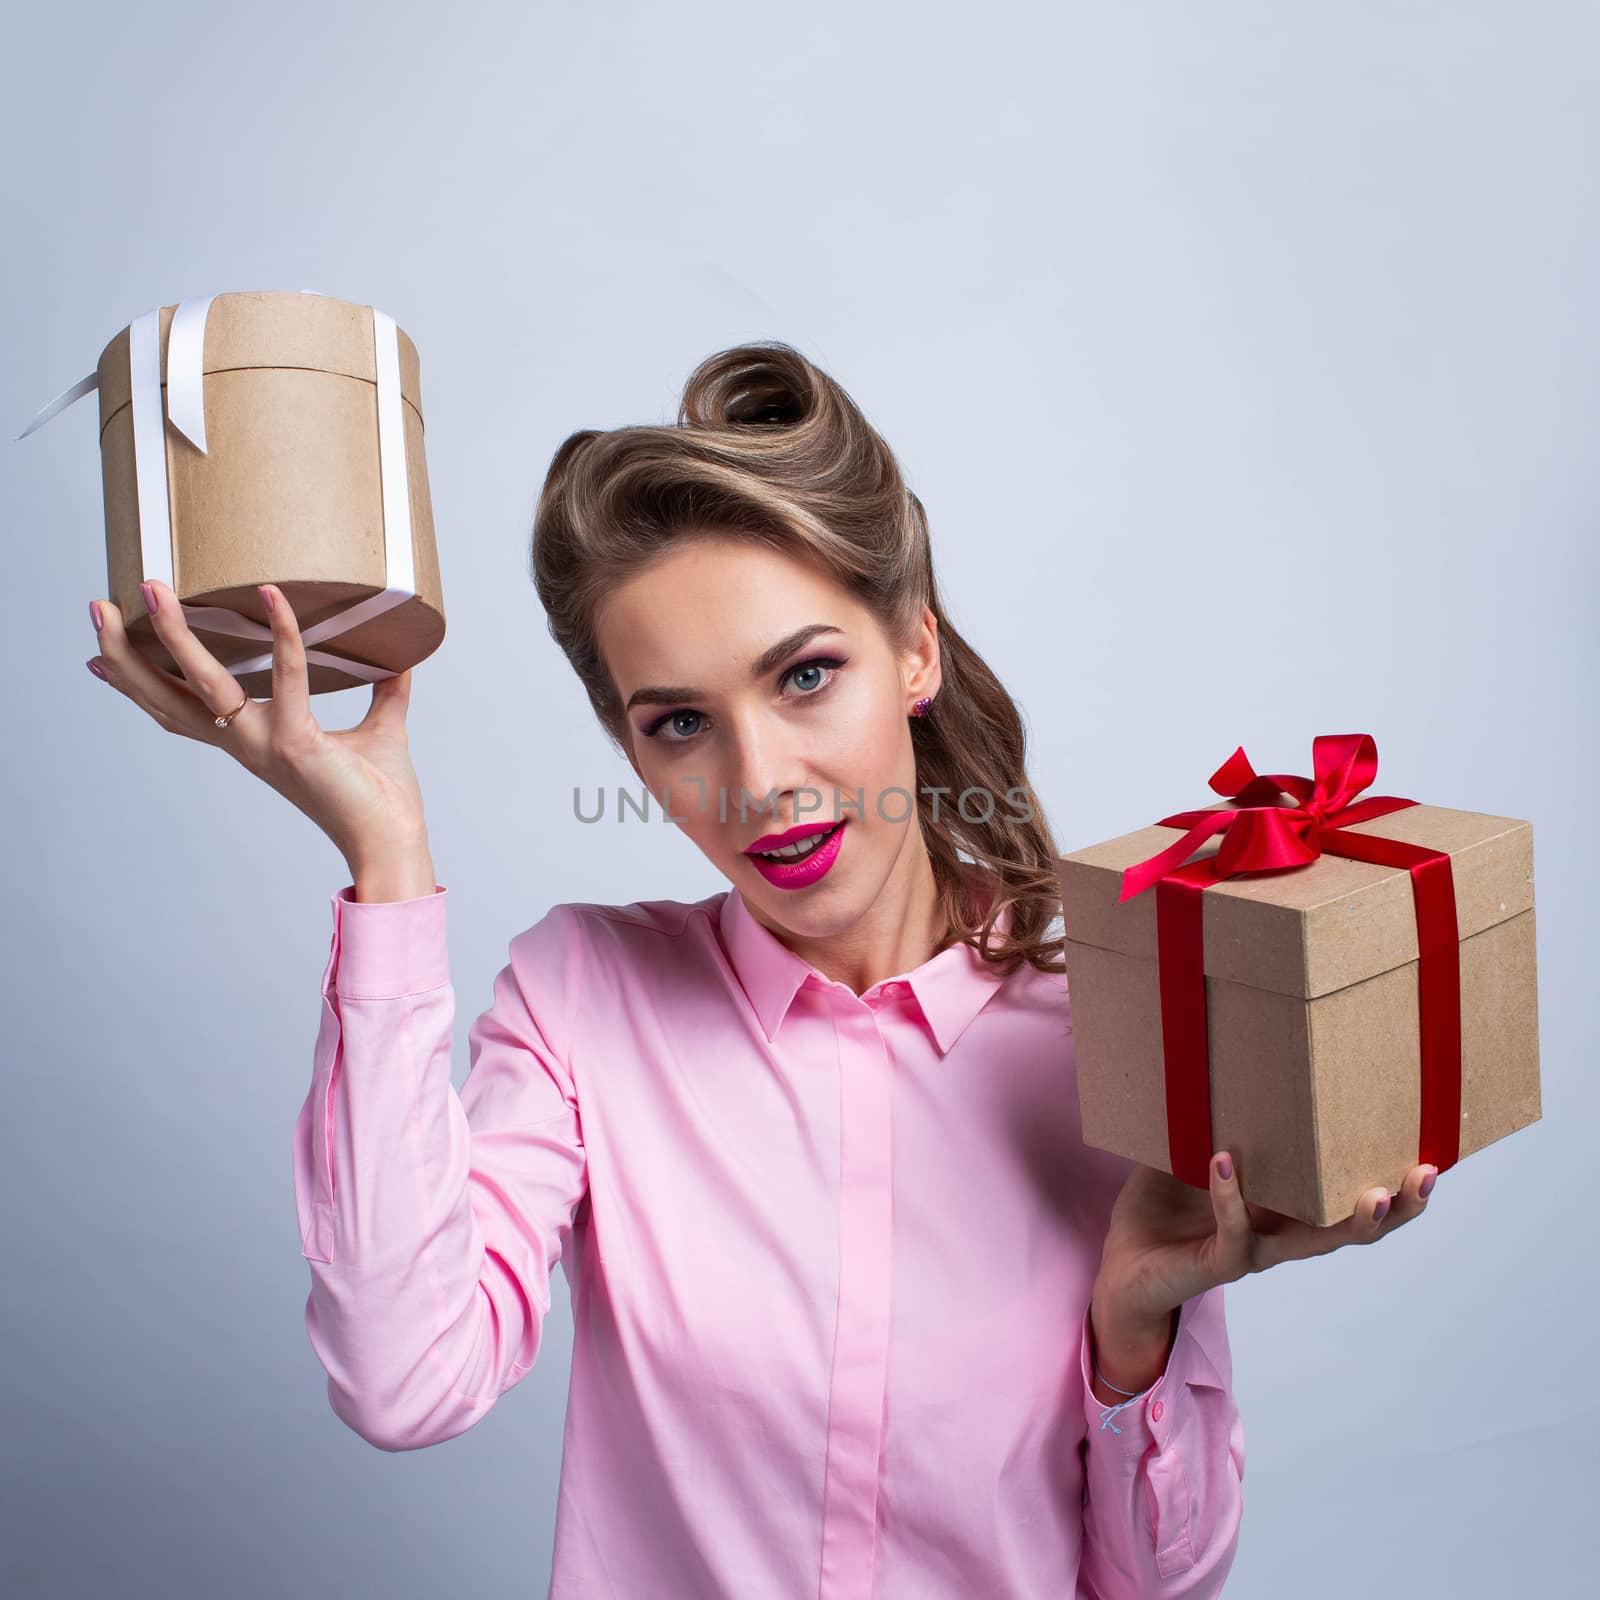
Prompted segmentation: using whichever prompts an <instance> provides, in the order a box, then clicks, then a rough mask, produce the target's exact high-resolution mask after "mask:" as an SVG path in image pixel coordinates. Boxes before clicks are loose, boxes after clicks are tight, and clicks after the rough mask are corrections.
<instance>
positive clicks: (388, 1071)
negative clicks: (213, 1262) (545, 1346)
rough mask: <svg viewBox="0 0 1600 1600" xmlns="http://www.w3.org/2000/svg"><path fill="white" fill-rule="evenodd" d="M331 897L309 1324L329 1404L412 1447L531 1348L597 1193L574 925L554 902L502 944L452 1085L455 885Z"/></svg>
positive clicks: (524, 1365)
mask: <svg viewBox="0 0 1600 1600" xmlns="http://www.w3.org/2000/svg"><path fill="white" fill-rule="evenodd" d="M331 900H332V906H333V939H332V945H331V948H330V951H329V955H328V964H327V967H326V968H325V969H324V972H323V978H322V1019H321V1026H320V1029H319V1031H318V1034H317V1039H316V1045H315V1050H314V1052H313V1065H312V1077H311V1087H310V1090H309V1092H308V1093H307V1095H306V1098H305V1101H304V1103H303V1104H302V1106H301V1108H300V1112H299V1115H298V1117H297V1119H296V1122H295V1128H294V1141H293V1154H294V1190H295V1204H296V1208H297V1211H298V1214H299V1225H300V1249H301V1254H302V1255H303V1256H304V1257H305V1258H306V1261H307V1263H308V1264H309V1266H310V1271H311V1292H310V1295H309V1297H308V1299H307V1301H306V1308H305V1326H306V1332H307V1334H308V1335H309V1337H310V1341H311V1345H312V1348H313V1349H314V1350H315V1352H316V1354H317V1358H318V1359H319V1360H320V1361H321V1363H322V1365H323V1367H324V1369H325V1370H326V1372H327V1374H328V1399H329V1402H330V1404H331V1405H332V1407H333V1410H334V1412H335V1414H336V1415H337V1416H338V1417H339V1418H340V1419H341V1420H342V1421H343V1422H344V1423H345V1424H346V1425H347V1426H348V1427H350V1428H352V1429H353V1430H354V1431H355V1432H356V1433H358V1434H360V1435H361V1436H362V1437H363V1438H364V1439H366V1440H367V1441H368V1442H369V1443H371V1444H374V1445H376V1446H377V1447H378V1448H380V1449H383V1450H391V1451H393V1450H414V1449H418V1448H420V1447H422V1446H424V1445H429V1444H436V1443H438V1442H440V1441H442V1440H445V1439H451V1438H454V1437H455V1436H456V1435H457V1434H460V1433H464V1432H465V1431H466V1430H467V1429H468V1428H470V1427H472V1426H473V1425H474V1424H475V1423H477V1422H479V1421H480V1420H481V1419H482V1418H483V1417H484V1416H485V1414H486V1413H487V1412H488V1410H489V1408H490V1407H491V1406H492V1405H493V1404H494V1403H495V1401H496V1400H497V1399H498V1398H499V1396H500V1395H501V1394H503V1393H504V1392H505V1391H506V1390H507V1389H509V1388H511V1387H512V1386H513V1385H514V1384H516V1383H517V1382H519V1381H520V1380H521V1379H522V1378H523V1377H525V1376H526V1375H527V1373H528V1372H529V1371H530V1370H531V1369H532V1367H533V1364H534V1360H535V1358H536V1356H537V1355H538V1352H539V1346H540V1342H541V1337H542V1333H543V1326H544V1319H545V1316H546V1314H547V1313H548V1312H549V1309H550V1279H551V1271H552V1268H553V1267H554V1265H555V1263H556V1262H557V1261H559V1260H560V1259H561V1256H562V1253H563V1251H564V1250H566V1248H567V1247H568V1244H569V1242H570V1238H571V1229H572V1224H573V1218H574V1215H575V1213H576V1212H577V1209H578V1207H579V1204H580V1203H581V1201H582V1200H583V1198H584V1195H585V1193H586V1192H587V1184H588V1164H587V1158H586V1155H585V1151H584V1145H583V1137H582V1128H581V1121H580V1116H579V1107H578V1096H577V1090H576V1087H575V1085H574V1082H573V1078H572V1074H571V1071H570V1068H569V1061H570V1050H571V1045H572V1022H573V1016H574V1001H575V997H576V995H577V993H578V990H579V985H580V984H581V982H582V963H583V957H584V942H583V934H582V927H581V922H580V920H579V918H578V916H577V914H576V912H575V910H574V908H572V907H570V906H566V905H558V906H555V907H553V908H552V909H551V910H550V911H549V912H548V913H547V914H546V915H545V916H544V918H543V919H541V921H539V922H538V923H536V924H535V925H534V926H533V927H531V928H529V929H527V930H525V931H524V932H522V933H521V934H519V935H517V937H516V938H515V939H513V940H512V942H511V951H510V954H511V959H510V961H509V962H508V963H507V965H506V966H504V967H503V968H502V969H501V970H500V972H499V974H498V975H497V976H496V978H495V981H494V992H493V999H492V1002H491V1004H490V1006H489V1008H488V1009H487V1010H486V1011H485V1012H483V1013H482V1015H480V1016H479V1017H478V1018H477V1020H476V1021H475V1022H473V1024H472V1026H471V1029H470V1030H469V1033H468V1039H469V1046H470V1061H471V1065H470V1068H469V1071H468V1075H467V1078H466V1081H465V1084H464V1086H463V1088H462V1090H461V1092H460V1094H459V1095H458V1094H457V1092H456V1089H455V1087H454V1085H453V1084H452V1082H451V1055H452V1026H453V1022H454V1017H455V992H454V989H453V987H452V985H451V981H450V971H449V962H448V958H447V950H446V917H447V914H448V904H449V901H448V892H447V891H446V890H445V889H444V888H442V887H436V888H435V890H434V892H433V894H431V895H423V896H419V897H417V898H415V899H411V900H399V901H387V902H377V901H373V902H362V901H358V900H356V899H355V889H354V886H353V885H348V886H346V887H345V888H343V889H340V890H338V891H337V892H336V893H334V894H333V895H332V896H331Z"/></svg>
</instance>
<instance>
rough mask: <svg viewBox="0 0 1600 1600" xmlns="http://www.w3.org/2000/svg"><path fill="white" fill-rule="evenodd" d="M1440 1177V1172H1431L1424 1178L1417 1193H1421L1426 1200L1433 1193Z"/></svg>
mask: <svg viewBox="0 0 1600 1600" xmlns="http://www.w3.org/2000/svg"><path fill="white" fill-rule="evenodd" d="M1438 1177H1439V1174H1438V1173H1437V1172H1430V1173H1429V1174H1428V1176H1427V1177H1426V1178H1424V1179H1423V1180H1422V1184H1421V1186H1420V1187H1419V1188H1418V1190H1417V1193H1418V1194H1420V1195H1421V1196H1422V1198H1423V1199H1424V1200H1426V1199H1427V1198H1428V1196H1429V1195H1430V1194H1432V1193H1433V1186H1434V1183H1435V1182H1436V1181H1437V1180H1438Z"/></svg>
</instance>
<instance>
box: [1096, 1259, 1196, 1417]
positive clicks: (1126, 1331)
mask: <svg viewBox="0 0 1600 1600" xmlns="http://www.w3.org/2000/svg"><path fill="white" fill-rule="evenodd" d="M1180 1309H1181V1308H1179V1307H1173V1308H1172V1309H1171V1310H1169V1311H1166V1312H1162V1313H1160V1314H1158V1315H1155V1316H1152V1315H1150V1314H1148V1313H1143V1312H1137V1311H1130V1310H1128V1309H1127V1308H1126V1307H1124V1306H1121V1305H1119V1304H1118V1302H1117V1301H1116V1300H1115V1299H1113V1298H1112V1297H1111V1296H1110V1295H1109V1294H1108V1293H1107V1292H1106V1291H1105V1290H1104V1289H1103V1288H1102V1287H1101V1286H1100V1285H1099V1284H1096V1286H1095V1290H1094V1294H1093V1296H1092V1298H1091V1300H1090V1302H1089V1330H1090V1352H1089V1354H1090V1361H1091V1367H1090V1371H1091V1373H1094V1394H1095V1398H1096V1399H1097V1400H1099V1401H1101V1402H1102V1403H1103V1404H1106V1405H1118V1404H1120V1403H1121V1402H1122V1401H1124V1400H1126V1399H1128V1398H1129V1395H1130V1394H1142V1393H1143V1392H1144V1391H1145V1390H1146V1389H1149V1388H1150V1387H1152V1386H1153V1385H1154V1384H1155V1383H1156V1381H1157V1380H1158V1379H1159V1378H1160V1377H1161V1374H1162V1373H1163V1372H1165V1371H1166V1369H1167V1362H1168V1360H1169V1359H1170V1358H1171V1355H1172V1345H1173V1341H1174V1339H1175V1338H1176V1336H1177V1330H1178V1315H1179V1310H1180ZM1095 1368H1098V1369H1099V1370H1098V1372H1095ZM1124 1390H1125V1391H1127V1392H1126V1393H1122V1392H1119V1391H1124Z"/></svg>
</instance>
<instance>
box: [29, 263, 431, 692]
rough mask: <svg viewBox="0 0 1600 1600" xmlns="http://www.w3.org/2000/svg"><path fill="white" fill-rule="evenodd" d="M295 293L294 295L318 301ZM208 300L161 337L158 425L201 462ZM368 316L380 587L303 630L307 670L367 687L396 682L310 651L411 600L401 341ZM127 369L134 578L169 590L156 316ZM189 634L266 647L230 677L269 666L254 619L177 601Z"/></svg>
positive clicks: (84, 386) (183, 312)
mask: <svg viewBox="0 0 1600 1600" xmlns="http://www.w3.org/2000/svg"><path fill="white" fill-rule="evenodd" d="M320 292H321V291H320V290H317V289H302V290H301V291H300V293H301V294H319V293H320ZM216 298H217V297H216V296H215V295H196V296H194V297H192V298H191V299H188V300H184V301H181V302H180V303H179V305H178V308H177V310H176V311H175V312H174V313H173V317H172V325H171V327H170V328H169V329H168V330H167V386H166V416H165V422H170V423H171V424H172V426H173V427H174V428H176V429H177V431H178V432H179V433H181V434H182V435H183V436H184V437H185V438H186V439H187V440H188V441H189V442H190V443H191V444H192V445H193V446H194V447H195V449H197V450H198V451H200V453H201V454H202V455H204V454H205V453H206V408H205V338H206V319H207V317H208V315H209V314H210V311H211V302H212V301H213V300H215V299H216ZM371 310H372V339H373V360H374V370H375V372H376V375H377V384H378V468H379V477H380V480H381V488H382V495H383V544H384V560H385V570H384V578H385V582H386V584H387V587H386V588H385V589H384V590H383V591H382V593H380V594H375V595H372V596H370V597H369V598H367V599H365V600H359V601H357V602H356V603H355V604H354V605H351V606H346V607H345V609H344V610H343V611H337V612H335V613H334V614H333V615H332V616H331V617H325V618H323V620H322V621H321V622H318V623H315V624H314V625H313V626H311V627H309V628H304V629H302V630H301V633H300V637H301V639H302V640H303V641H304V643H305V645H306V661H307V663H308V664H310V663H315V664H317V665H320V666H324V667H333V668H336V669H337V670H338V671H340V672H345V673H348V674H349V675H350V676H351V677H354V678H360V679H362V680H363V681H364V682H367V683H375V682H377V681H378V680H379V679H380V678H392V677H394V676H395V675H396V674H395V672H394V670H393V669H392V668H389V667H374V666H372V665H370V664H369V663H367V662H365V661H357V660H355V659H354V658H353V657H350V656H346V655H342V654H340V653H339V652H338V651H335V650H318V649H313V648H312V646H314V645H317V644H320V643H322V641H324V640H326V639H336V638H338V637H339V636H340V635H341V634H344V633H348V632H349V631H350V630H351V629H352V628H356V627H359V626H360V625H361V624H362V623H364V622H368V621H370V620H371V619H372V618H373V617H377V616H381V615H382V614H383V613H384V612H385V611H388V610H390V609H391V608H392V607H394V606H397V605H399V604H400V603H401V602H402V601H405V600H409V599H411V598H412V597H413V596H414V595H415V594H416V592H417V591H416V574H415V568H414V563H413V562H412V558H411V492H410V487H409V482H408V479H407V474H406V439H405V414H404V412H403V411H402V410H401V399H400V341H399V337H398V334H397V330H396V328H395V323H394V318H393V317H389V316H386V315H385V314H384V313H383V312H381V311H379V310H378V308H377V307H376V306H373V307H372V308H371ZM128 369H129V378H130V384H131V389H130V392H131V395H132V409H133V463H134V478H135V487H136V491H137V495H138V501H139V546H140V557H141V561H142V565H143V571H142V574H141V576H142V577H144V578H158V579H160V581H161V582H162V583H164V584H166V586H167V587H168V588H169V589H170V588H172V512H171V506H170V504H169V502H168V499H167V446H166V433H165V427H164V421H163V416H162V389H161V308H160V307H159V306H157V307H155V308H154V309H153V310H150V311H146V312H144V313H143V314H142V315H141V316H138V317H135V318H134V319H133V321H132V322H131V323H130V324H129V325H128ZM98 385H99V374H98V372H91V373H90V374H89V376H88V377H86V378H81V379H79V381H78V382H77V383H75V384H73V386H72V387H71V388H70V389H64V390H62V392H61V393H60V394H58V395H57V396H56V397H55V399H54V400H52V401H50V402H49V404H48V405H46V406H44V407H42V408H41V409H40V410H39V411H38V412H37V413H36V414H35V416H34V418H33V420H32V421H31V422H30V423H29V424H28V426H27V427H26V428H24V429H23V430H22V432H21V433H19V434H18V435H17V438H18V439H19V440H20V439H26V438H27V437H28V435H29V434H30V433H32V432H33V431H34V430H35V429H36V428H41V427H43V426H44V424H45V423H47V422H48V421H49V420H50V419H51V418H52V417H54V416H56V415H57V414H58V413H59V412H62V411H65V410H66V408H67V407H68V406H70V405H71V404H72V403H73V402H74V401H75V400H80V399H82V398H83V396H84V395H86V394H88V393H89V392H90V391H91V390H93V389H95V388H97V387H98ZM179 604H180V605H181V606H182V607H183V614H184V617H185V619H186V620H187V621H188V623H189V625H190V626H191V627H192V628H195V629H198V630H199V631H200V632H202V633H226V634H231V635H233V636H234V637H235V638H239V639H251V640H255V641H258V642H260V643H264V644H266V645H267V647H268V648H267V649H266V650H265V651H263V652H262V653H261V654H259V655H254V656H251V657H250V658H249V659H248V660H245V661H235V662H233V663H231V665H230V668H229V670H230V671H232V672H235V673H246V672H259V671H261V670H262V669H264V668H267V667H270V666H271V665H272V649H271V645H272V629H271V628H269V627H267V626H266V625H265V624H263V623H260V622H257V621H256V620H255V619H254V618H253V617H247V616H244V615H243V614H242V613H240V612H238V611H230V610H228V609H227V607H225V606H194V605H189V604H187V603H186V602H183V601H179Z"/></svg>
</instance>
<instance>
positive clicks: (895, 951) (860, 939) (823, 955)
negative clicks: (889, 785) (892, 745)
mask: <svg viewBox="0 0 1600 1600" xmlns="http://www.w3.org/2000/svg"><path fill="white" fill-rule="evenodd" d="M907 844H908V846H909V847H910V848H908V849H907V851H906V852H905V854H904V856H903V857H902V859H901V860H900V861H899V862H898V863H897V864H896V867H895V870H894V872H893V873H891V874H890V877H889V881H888V882H887V883H885V884H884V886H883V889H882V891H881V892H880V893H879V895H878V896H877V898H876V899H875V900H874V901H873V903H872V905H871V906H870V907H869V908H868V910H867V911H866V913H865V914H864V915H863V916H862V917H861V919H860V920H859V921H858V922H856V923H855V925H854V926H852V927H850V928H848V929H846V930H845V931H844V932H843V933H839V934H834V935H831V936H829V937H828V938H824V939H805V938H800V937H797V936H795V935H794V934H792V933H785V934H783V935H782V938H783V942H784V943H785V944H787V945H788V946H789V948H790V949H791V950H793V951H794V952H795V954H796V955H798V956H800V957H801V958H802V959H803V960H806V961H809V962H810V963H811V965H812V966H814V967H815V968H816V969H817V971H818V972H820V973H822V974H823V975H824V976H826V977H829V978H832V979H833V980H834V981H835V982H838V983H843V984H847V985H849V987H850V988H851V990H852V991H854V992H855V993H856V994H861V993H862V992H863V991H864V990H867V989H870V988H871V987H872V985H873V984H875V983H879V982H881V981H882V980H883V979H884V978H888V977H892V976H893V975H894V974H895V973H897V972H909V971H911V970H912V969H913V968H915V967H920V966H921V965H922V963H923V962H924V961H927V960H930V959H931V958H932V957H933V956H934V955H936V954H937V953H938V952H939V950H941V949H942V948H943V947H944V946H945V945H947V944H948V943H949V942H950V929H949V928H948V926H947V925H946V923H945V920H944V915H943V911H942V909H941V907H940V904H939V888H938V881H937V879H936V878H935V877H934V873H933V862H932V859H931V858H930V857H929V855H928V851H927V847H926V846H925V845H924V844H923V842H922V836H921V833H920V832H914V833H912V834H911V836H910V837H909V838H908V840H907Z"/></svg>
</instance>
